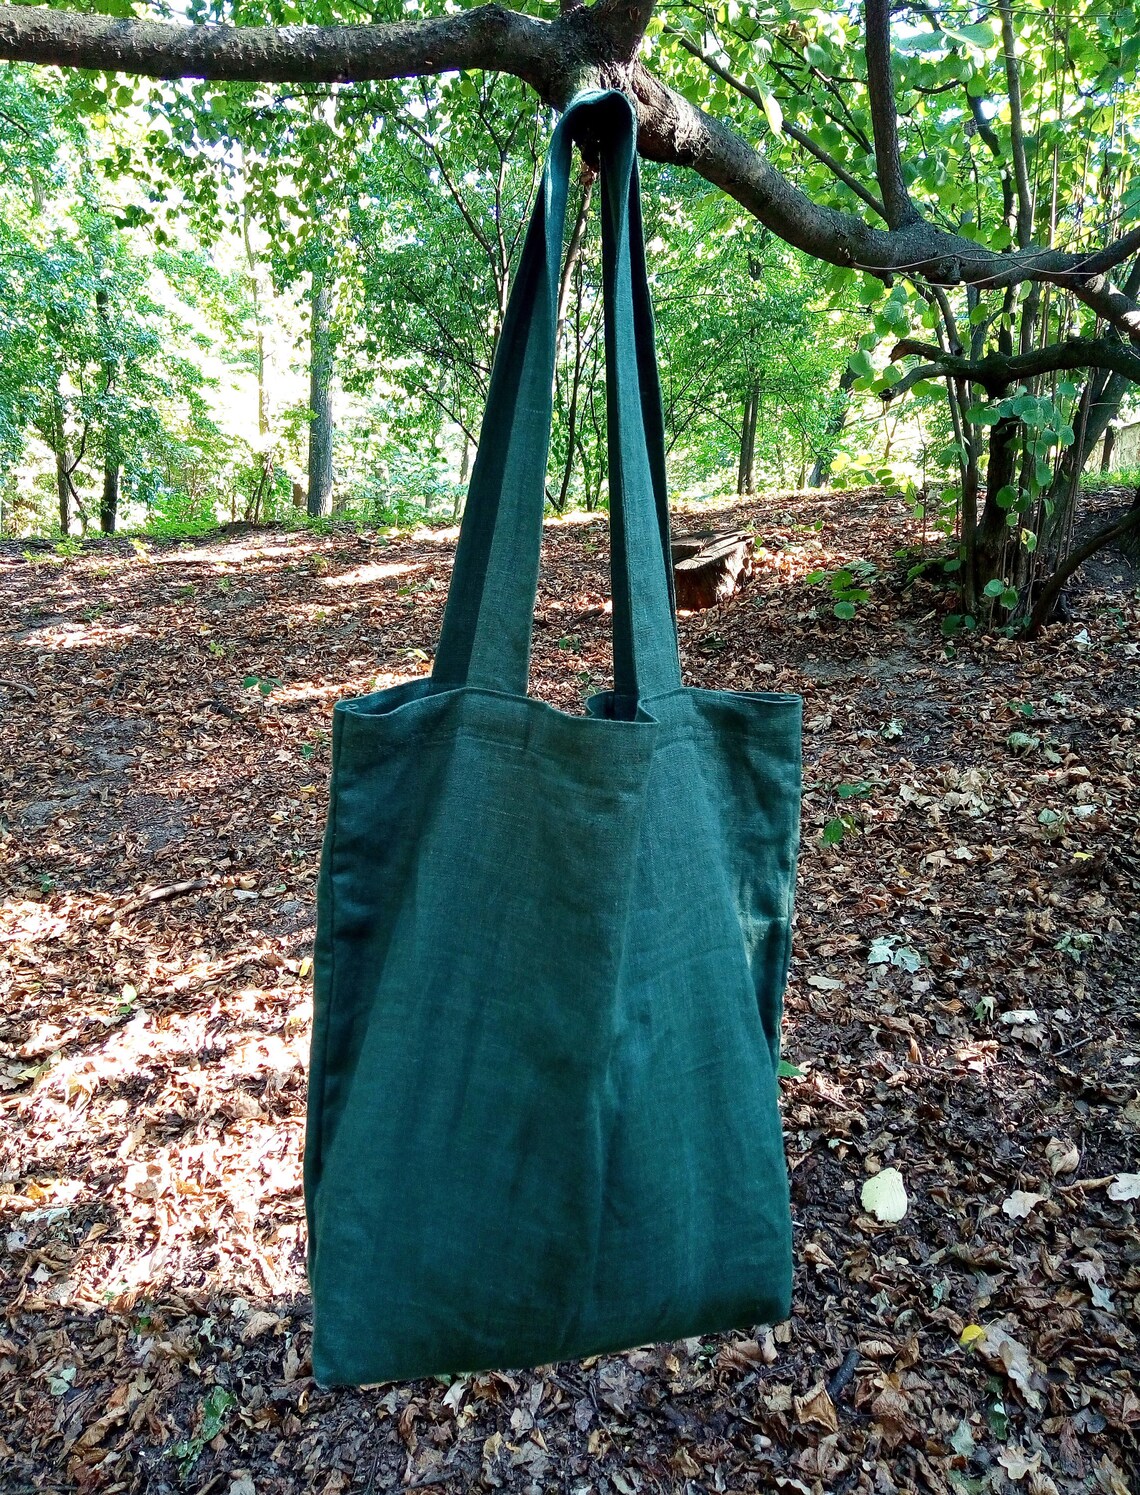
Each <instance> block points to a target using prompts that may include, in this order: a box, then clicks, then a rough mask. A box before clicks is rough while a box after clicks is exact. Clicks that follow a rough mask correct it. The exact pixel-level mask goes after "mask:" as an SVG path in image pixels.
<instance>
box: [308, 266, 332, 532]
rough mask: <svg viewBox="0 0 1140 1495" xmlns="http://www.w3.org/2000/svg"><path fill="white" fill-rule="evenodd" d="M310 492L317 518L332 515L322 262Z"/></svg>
mask: <svg viewBox="0 0 1140 1495" xmlns="http://www.w3.org/2000/svg"><path fill="white" fill-rule="evenodd" d="M309 311H310V327H309V411H310V415H309V492H308V501H307V508H308V511H309V514H310V515H311V516H312V517H313V518H315V519H316V518H320V517H322V516H326V515H329V514H331V513H332V494H333V448H332V439H333V409H332V316H331V307H330V296H329V277H328V266H327V264H326V263H325V262H324V260H323V259H322V261H321V262H320V264H319V265H318V266H317V268H316V269H314V271H313V282H312V287H311V290H310V297H309Z"/></svg>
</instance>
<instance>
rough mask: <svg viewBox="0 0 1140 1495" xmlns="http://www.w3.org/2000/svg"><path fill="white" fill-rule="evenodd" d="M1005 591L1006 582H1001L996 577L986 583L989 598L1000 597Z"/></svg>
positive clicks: (986, 593)
mask: <svg viewBox="0 0 1140 1495" xmlns="http://www.w3.org/2000/svg"><path fill="white" fill-rule="evenodd" d="M1004 591H1005V582H1004V581H999V580H998V578H997V577H996V576H995V577H994V578H993V580H992V581H987V582H986V586H985V595H986V596H987V597H1000V596H1001V594H1002V593H1003V592H1004Z"/></svg>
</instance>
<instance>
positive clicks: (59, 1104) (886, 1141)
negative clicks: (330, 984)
mask: <svg viewBox="0 0 1140 1495" xmlns="http://www.w3.org/2000/svg"><path fill="white" fill-rule="evenodd" d="M713 517H714V519H715V521H716V522H717V523H724V524H739V523H748V524H751V525H752V526H754V528H755V532H756V536H757V543H758V546H759V547H760V549H759V559H758V563H757V569H756V573H755V575H754V576H753V578H752V579H751V580H750V581H749V582H748V583H747V584H746V585H745V587H744V588H743V589H742V590H741V592H740V593H739V594H738V595H737V596H736V597H735V598H733V599H732V600H731V601H729V602H727V603H725V604H723V605H721V606H719V607H717V608H714V609H712V610H710V611H708V612H703V613H700V614H696V615H692V616H688V617H685V618H683V619H682V620H681V636H682V642H683V656H684V664H685V668H686V672H687V678H688V680H689V681H690V682H691V683H693V684H700V685H709V686H711V685H715V686H722V687H729V688H743V689H747V688H761V689H776V690H785V691H786V690H791V691H799V692H802V694H803V696H804V702H805V712H804V723H805V738H804V741H805V774H806V782H805V795H804V805H803V809H804V815H803V850H802V861H801V874H800V883H799V895H798V929H797V937H796V944H795V952H794V959H793V963H792V968H791V980H790V985H789V989H788V996H787V1022H786V1032H785V1043H784V1051H785V1055H786V1057H787V1059H788V1060H789V1061H790V1062H791V1063H792V1064H793V1065H794V1066H796V1068H797V1069H798V1070H799V1071H800V1074H799V1076H797V1077H792V1078H788V1079H785V1080H783V1081H782V1101H783V1111H784V1124H785V1129H786V1136H787V1148H788V1158H789V1164H790V1167H791V1181H792V1204H793V1214H794V1219H795V1232H796V1261H797V1274H796V1290H795V1307H794V1313H793V1316H792V1318H791V1319H790V1320H789V1321H788V1322H787V1323H785V1324H782V1325H779V1326H775V1327H774V1329H767V1328H765V1327H763V1326H742V1329H741V1332H740V1333H739V1334H736V1335H728V1336H724V1337H721V1338H715V1339H707V1340H689V1341H685V1342H684V1343H681V1344H673V1345H662V1346H656V1347H648V1348H642V1349H639V1350H636V1351H633V1352H631V1353H629V1354H626V1355H617V1356H607V1357H605V1358H602V1359H598V1360H594V1361H585V1362H582V1363H575V1364H568V1365H561V1366H557V1367H553V1368H546V1369H543V1370H540V1371H537V1372H523V1373H513V1372H512V1373H511V1374H488V1375H481V1376H475V1377H466V1378H461V1379H459V1380H456V1381H455V1382H454V1383H452V1384H446V1383H445V1382H444V1381H433V1382H422V1383H416V1384H410V1385H390V1386H381V1387H376V1388H370V1389H364V1390H359V1391H328V1390H324V1389H322V1388H321V1387H319V1386H318V1385H317V1384H315V1382H314V1381H313V1379H312V1377H311V1374H310V1367H309V1361H308V1344H309V1316H308V1304H307V1299H306V1297H305V1277H304V1262H303V1244H304V1234H303V1211H302V1196H301V1143H302V1131H303V1122H304V1096H305V1064H306V1058H307V1048H306V1046H307V1028H308V1021H309V1009H310V969H311V961H310V953H311V949H312V940H313V894H314V885H315V879H316V872H317V857H318V850H319V844H320V837H321V832H322V828H323V820H324V814H325V796H326V780H327V775H328V768H329V756H328V755H329V719H330V712H331V709H332V705H333V703H334V701H336V700H337V699H338V697H342V696H346V695H353V694H359V693H363V692H366V691H368V690H370V689H372V688H374V687H375V686H377V685H379V686H384V685H390V684H393V683H395V682H397V681H399V680H403V679H407V678H408V677H409V676H414V675H417V674H420V673H422V672H424V671H426V670H427V669H428V668H429V667H430V658H431V651H432V647H433V643H434V640H435V638H436V635H437V630H438V627H439V620H440V611H441V606H442V603H443V600H444V596H445V593H446V589H447V583H448V574H449V568H450V564H451V559H452V551H453V543H454V532H436V533H434V534H432V533H429V532H426V531H425V532H419V533H416V534H412V535H409V536H397V537H384V536H377V535H374V534H358V533H357V532H355V531H353V530H351V529H335V530H334V531H333V532H332V533H329V534H327V535H323V536H321V535H315V534H313V533H310V532H299V533H298V532H287V531H274V530H272V529H259V530H250V531H239V532H235V533H229V534H223V535H221V536H219V537H217V538H213V539H210V540H207V541H203V542H192V543H160V542H153V543H148V544H145V545H144V544H142V543H139V542H136V543H134V544H132V543H128V542H126V541H108V542H106V543H99V544H96V545H93V546H90V547H89V548H88V549H87V550H86V551H85V553H84V554H83V555H82V556H80V557H76V558H71V559H67V558H62V557H59V556H57V555H56V554H55V553H54V552H53V551H52V549H51V548H50V547H47V546H45V547H42V548H38V549H30V550H25V549H24V548H23V547H22V546H21V545H19V544H15V545H7V546H4V547H2V548H0V599H2V602H3V617H2V623H3V627H2V630H0V636H2V638H3V646H2V647H3V652H2V655H0V676H2V677H3V682H2V684H0V723H2V726H3V742H4V750H3V755H2V758H0V815H2V819H0V845H2V847H3V865H2V870H0V883H2V887H3V893H4V901H5V908H4V913H3V926H2V929H0V990H2V991H3V995H2V997H0V1087H2V1088H0V1301H2V1305H3V1306H2V1316H0V1491H2V1492H4V1495H14V1492H18V1491H20V1492H22V1491H32V1490H47V1491H62V1492H69V1491H76V1492H88V1491H100V1492H108V1495H109V1492H114V1491H127V1492H132V1495H134V1492H144V1491H145V1492H166V1491H188V1492H196V1495H211V1492H217V1495H284V1492H290V1495H291V1492H309V1491H311V1492H314V1495H341V1492H346V1495H350V1492H360V1495H379V1492H381V1491H388V1490H401V1489H402V1490H415V1489H424V1488H429V1487H430V1488H432V1489H439V1490H440V1491H443V1492H447V1491H452V1492H458V1491H464V1490H478V1491H482V1490H505V1491H520V1492H527V1491H530V1492H548V1491H549V1492H554V1491H564V1492H567V1495H611V1492H614V1495H631V1492H652V1491H678V1492H682V1491H683V1492H687V1495H698V1492H712V1491H720V1492H729V1491H735V1492H745V1491H748V1492H751V1491H770V1490H779V1491H792V1492H836V1495H838V1492H846V1491H865V1492H875V1495H890V1492H892V1491H896V1490H899V1491H910V1490H918V1491H936V1492H937V1491H949V1490H954V1489H960V1490H964V1491H971V1492H973V1491H989V1490H994V1491H999V1492H1000V1491H1005V1490H1013V1491H1022V1492H1027V1495H1048V1492H1052V1491H1064V1492H1068V1491H1103V1492H1106V1495H1129V1492H1134V1491H1136V1490H1137V1489H1140V1457H1138V1453H1137V1446H1138V1436H1140V1353H1138V1327H1140V1233H1138V1230H1137V1220H1138V1213H1140V1202H1137V1201H1136V1198H1135V1195H1136V1193H1137V1185H1138V1184H1140V1178H1138V1177H1137V1172H1136V1170H1137V1169H1138V1168H1140V1162H1138V1153H1140V1022H1138V1018H1140V821H1138V818H1137V817H1138V812H1140V600H1138V585H1140V576H1138V575H1137V574H1136V573H1135V572H1134V571H1133V570H1132V569H1131V568H1130V566H1129V564H1128V563H1127V562H1126V561H1125V560H1124V558H1123V557H1120V556H1116V555H1112V554H1109V555H1108V556H1107V557H1105V558H1104V559H1103V561H1102V563H1101V564H1100V565H1099V566H1098V569H1097V570H1096V572H1095V573H1094V575H1093V576H1092V577H1091V578H1090V579H1086V581H1085V582H1084V583H1082V584H1078V586H1077V587H1076V588H1075V589H1074V591H1073V594H1072V597H1071V607H1072V613H1073V616H1072V619H1071V621H1068V622H1065V623H1059V624H1057V625H1055V626H1054V627H1052V628H1050V629H1049V630H1048V631H1047V633H1046V635H1045V636H1044V637H1043V638H1042V639H1041V641H1040V642H1038V643H1037V644H1034V645H1027V644H1022V643H1017V642H1013V641H1010V640H1007V639H1001V638H993V637H991V638H977V639H974V638H972V639H966V640H962V639H958V640H955V641H954V642H953V643H952V644H950V645H948V644H947V641H946V639H944V637H943V635H942V632H941V630H940V620H941V617H942V615H943V614H944V613H945V611H946V610H947V608H948V606H949V599H948V596H947V595H946V594H945V593H944V592H941V591H938V590H936V589H935V588H934V587H932V586H929V585H927V584H926V583H925V582H923V581H919V582H918V583H916V584H915V585H913V586H912V587H910V588H904V587H903V586H902V579H903V576H904V573H905V569H906V566H907V564H908V563H907V561H906V560H902V559H899V558H898V556H897V555H896V552H897V551H898V550H899V548H900V547H901V546H903V545H906V544H908V543H910V544H913V543H916V542H917V541H918V540H919V539H920V535H919V534H918V532H917V531H916V529H915V526H914V523H913V521H912V520H911V519H910V518H909V517H908V515H907V513H906V511H905V509H904V507H903V505H902V504H901V502H898V501H895V500H888V499H884V498H883V497H882V496H880V495H876V494H856V495H852V494H844V493H839V494H819V493H813V494H807V495H801V496H794V495H792V496H789V495H779V496H774V497H769V498H765V499H758V500H756V501H754V502H751V501H750V502H748V503H744V504H733V505H729V506H726V507H723V508H722V509H720V510H718V511H717V512H716V514H715V516H713ZM707 518H708V513H707V511H702V512H701V514H700V516H693V515H688V514H683V515H681V516H679V518H678V521H677V528H678V529H684V528H685V527H686V525H690V526H696V525H699V524H700V523H702V522H706V521H707ZM606 559H607V538H606V529H605V526H604V523H603V522H602V521H601V520H599V519H597V518H586V519H582V520H577V521H572V522H569V521H568V522H561V523H554V524H551V525H549V526H548V527H547V530H546V542H545V553H544V568H543V578H542V586H541V593H540V597H539V604H538V627H537V631H536V647H535V661H534V675H533V689H534V691H535V693H536V694H538V695H540V696H542V697H544V698H546V699H547V700H549V701H551V702H553V703H555V704H557V705H559V706H561V707H563V708H565V709H567V710H580V709H581V703H582V699H583V697H584V695H585V694H588V693H590V692H593V691H594V690H597V689H599V688H601V687H603V686H604V685H605V683H606V681H607V675H608V671H609V646H608V619H607V617H606V616H605V615H604V613H603V612H602V611H601V609H602V604H603V603H604V600H605V597H606V595H607V591H608V584H607V577H606V569H605V568H606ZM852 560H866V561H869V562H870V563H871V564H872V565H873V566H874V567H875V568H876V575H875V579H874V580H873V581H872V583H871V585H870V588H869V590H870V593H871V598H870V601H868V602H867V603H866V604H865V605H863V606H861V607H860V608H859V610H858V615H857V617H856V618H855V620H854V621H853V622H842V621H840V620H837V619H836V618H835V617H833V616H832V606H831V602H830V600H829V598H828V594H827V591H826V588H825V587H822V586H821V585H819V584H818V583H816V584H809V583H808V582H807V581H806V580H805V578H806V577H807V576H808V575H809V574H810V573H812V572H813V571H815V570H817V569H820V568H826V567H830V566H835V565H837V564H839V563H841V562H848V561H852ZM829 826H830V827H831V829H830V831H829V839H830V840H832V841H833V842H834V844H827V840H825V837H824V831H825V828H826V827H829ZM840 830H842V832H843V834H842V839H839V840H836V839H835V838H836V837H837V836H838V835H839V832H840ZM886 1167H892V1168H895V1169H897V1170H898V1171H899V1172H900V1173H901V1175H902V1178H903V1181H904V1183H905V1188H906V1191H907V1195H908V1200H909V1208H908V1210H907V1213H906V1215H905V1217H904V1218H903V1219H902V1220H901V1221H900V1222H899V1223H897V1224H894V1225H888V1224H884V1223H880V1221H879V1220H877V1219H875V1218H873V1217H872V1216H871V1215H869V1214H868V1213H867V1212H866V1210H865V1209H864V1208H863V1206H862V1203H861V1194H862V1189H863V1185H864V1183H865V1182H866V1180H867V1179H868V1178H869V1177H870V1176H871V1175H872V1174H874V1173H876V1172H877V1171H879V1170H880V1169H883V1168H886Z"/></svg>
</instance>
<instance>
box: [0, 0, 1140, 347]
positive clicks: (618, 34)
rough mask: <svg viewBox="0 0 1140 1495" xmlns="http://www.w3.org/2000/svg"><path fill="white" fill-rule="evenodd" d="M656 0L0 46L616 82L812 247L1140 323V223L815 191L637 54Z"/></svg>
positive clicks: (114, 27) (202, 69) (158, 62)
mask: <svg viewBox="0 0 1140 1495" xmlns="http://www.w3.org/2000/svg"><path fill="white" fill-rule="evenodd" d="M876 3H877V4H880V5H881V4H882V3H883V0H872V5H874V4H876ZM651 10H652V3H651V0H625V8H624V9H623V8H622V5H621V3H619V0H601V3H600V4H598V5H594V6H584V5H576V6H573V7H571V8H569V9H568V10H566V11H565V12H564V13H563V14H561V15H560V16H558V18H557V19H556V20H554V21H550V22H544V21H537V20H534V19H532V18H531V17H528V16H522V15H518V14H516V13H515V12H513V11H511V10H508V9H507V8H506V7H504V6H502V5H499V4H489V5H481V6H476V7H475V8H474V9H472V10H467V11H463V12H462V13H460V14H458V15H454V16H447V17H444V18H442V19H439V20H430V21H409V22H398V23H395V24H391V25H376V26H331V27H320V26H285V27H230V26H213V25H210V26H187V25H181V24H176V23H173V22H163V21H134V20H119V19H117V18H115V17H113V16H104V15H94V14H88V13H75V12H71V11H63V10H54V9H51V8H49V7H41V6H23V5H10V4H0V58H7V59H9V60H11V61H18V62H31V63H39V64H44V65H49V66H59V67H80V68H88V69H92V70H95V71H108V72H125V73H135V74H139V75H142V76H145V77H152V78H178V77H193V78H206V79H211V80H218V81H231V82H232V81H245V82H270V83H290V82H292V83H312V82H325V83H333V82H351V81H367V80H375V79H385V78H404V77H411V76H415V75H419V74H437V73H445V72H454V71H462V70H465V69H483V70H488V71H497V72H506V73H511V74H513V75H514V76H516V77H518V78H521V79H523V80H524V81H525V82H526V83H528V84H530V86H531V87H533V88H534V89H535V91H536V92H537V93H538V94H539V96H540V97H541V98H542V99H543V101H544V102H545V103H547V104H549V105H551V106H552V107H553V108H558V109H561V108H563V107H565V105H566V104H567V103H568V102H569V101H570V99H571V98H572V97H573V96H574V94H575V93H576V92H577V91H578V90H579V89H580V88H582V87H584V86H594V87H597V86H608V87H615V88H622V89H624V90H625V91H626V92H627V93H629V94H630V95H631V96H632V97H633V98H634V99H635V101H636V103H637V107H638V119H639V138H638V144H639V149H640V151H641V154H642V155H643V156H645V157H646V158H647V159H650V160H657V161H667V162H671V163H673V164H675V165H679V166H689V167H691V168H692V169H693V170H694V171H696V172H698V173H699V174H700V175H701V176H703V177H704V178H705V180H706V181H708V182H711V183H712V184H713V185H714V186H717V187H720V188H721V189H722V190H723V191H725V192H727V193H728V194H729V196H731V197H732V198H734V199H735V201H737V202H739V203H740V204H741V206H742V207H744V208H745V209H746V210H747V211H748V212H749V213H752V214H753V215H754V216H755V217H756V218H758V219H759V220H760V222H762V223H764V224H766V225H767V226H768V227H769V228H770V229H772V231H773V232H774V233H776V234H778V235H779V237H780V238H782V239H784V240H785V241H786V242H787V243H789V244H792V245H793V246H795V247H796V248H797V249H802V250H803V251H804V252H805V253H806V254H810V255H814V256H815V257H816V258H817V259H821V260H824V261H826V262H827V263H829V264H833V265H842V266H845V267H850V268H853V269H861V270H866V271H868V272H870V273H871V274H872V275H877V276H880V277H881V278H883V279H889V278H890V277H891V276H892V275H893V274H895V273H896V272H905V273H906V274H907V275H910V276H911V277H912V278H916V279H921V280H925V281H927V282H928V283H930V284H931V285H936V286H951V285H962V284H965V285H969V286H974V287H976V288H978V289H979V290H994V289H1002V288H1004V287H1006V286H1009V285H1016V284H1018V283H1019V282H1021V281H1024V280H1029V281H1048V282H1052V283H1054V284H1057V285H1062V286H1065V287H1067V288H1069V289H1071V290H1072V291H1073V292H1074V294H1076V295H1077V296H1079V297H1080V298H1081V299H1082V300H1084V301H1085V302H1086V303H1087V304H1088V305H1090V306H1092V307H1093V308H1094V309H1095V310H1097V312H1098V315H1101V316H1104V317H1105V318H1106V319H1107V320H1111V321H1113V322H1114V323H1115V324H1116V325H1118V326H1121V327H1129V328H1131V327H1132V323H1133V320H1134V322H1135V330H1136V332H1137V334H1138V335H1140V308H1138V307H1137V306H1136V304H1135V303H1134V302H1133V301H1132V300H1131V299H1130V298H1128V297H1125V296H1124V295H1123V294H1122V293H1121V292H1120V291H1118V290H1116V289H1115V287H1113V286H1111V284H1110V283H1109V281H1108V279H1107V277H1108V275H1109V273H1110V272H1111V271H1112V270H1113V269H1114V268H1115V267H1116V266H1117V265H1119V264H1120V263H1121V262H1122V261H1123V260H1125V259H1127V258H1129V257H1130V256H1131V255H1132V254H1134V253H1136V252H1137V251H1138V250H1140V228H1136V229H1133V230H1132V231H1131V232H1129V233H1128V234H1125V235H1124V236H1123V237H1121V238H1120V239H1118V240H1116V241H1115V242H1114V243H1112V244H1108V245H1105V246H1104V247H1103V248H1101V249H1098V250H1095V251H1092V252H1081V253H1068V252H1065V251H1062V250H1056V249H1049V250H1046V249H1039V248H1034V247H1032V246H1031V247H1029V248H1026V249H1021V250H1018V251H1016V252H1013V253H995V252H994V251H991V250H987V249H985V248H984V247H982V246H981V245H978V244H976V243H974V242H973V241H972V240H970V239H965V238H962V237H960V236H959V235H957V234H954V233H950V232H948V231H947V230H945V229H940V228H937V227H935V226H934V225H933V224H930V223H927V222H926V221H925V220H923V219H922V218H921V217H920V216H918V214H917V210H913V204H912V205H911V206H912V210H913V211H912V214H911V216H910V217H909V218H908V219H907V221H906V222H905V223H904V224H903V226H901V227H898V228H892V229H879V228H873V227H871V226H870V225H869V224H867V223H865V222H864V221H863V220H862V219H861V218H859V217H858V216H857V215H856V214H854V213H845V212H840V211H838V210H836V209H834V208H828V207H824V206H822V205H820V204H817V203H814V202H812V200H811V199H810V198H809V197H807V196H806V194H805V193H803V192H801V191H800V190H799V189H798V188H796V187H794V186H793V185H792V183H791V182H790V181H789V180H788V179H787V177H785V176H784V175H783V174H782V173H781V172H779V171H777V170H776V168H775V167H774V166H773V165H772V164H771V162H770V161H769V160H768V159H767V157H766V156H765V155H764V153H763V152H762V151H759V150H755V149H753V147H752V146H751V145H749V144H748V142H747V141H746V140H744V139H743V137H742V136H741V135H739V134H738V133H737V131H735V130H734V129H733V128H732V127H731V126H730V125H728V124H726V123H724V122H723V121H721V120H717V119H714V118H712V117H711V116H710V115H707V114H705V113H704V112H703V111H701V110H700V109H697V108H695V107H694V106H693V105H691V104H689V103H688V102H687V101H686V100H685V99H683V98H682V97H681V96H680V95H679V94H677V93H674V92H673V91H672V90H671V89H669V88H666V87H665V86H664V85H663V84H662V83H660V82H659V81H658V80H657V79H656V78H654V77H653V76H652V74H650V73H649V72H648V71H647V70H646V69H645V67H644V66H642V64H641V63H640V62H638V61H637V60H636V55H635V54H636V51H637V44H638V39H639V37H640V35H641V30H643V29H644V26H645V25H646V24H647V22H648V19H649V15H650V13H651ZM639 28H640V29H639ZM888 60H889V58H888ZM880 61H881V58H880ZM893 107H894V106H893V102H892V104H891V108H892V110H893ZM896 135H897V131H896ZM888 155H889V143H888ZM900 171H901V167H900ZM897 185H898V184H897V183H895V188H897ZM895 188H892V191H894V190H895ZM904 190H905V189H904ZM897 205H898V204H897V202H896V206H897ZM884 206H888V205H887V204H884ZM892 211H893V210H892Z"/></svg>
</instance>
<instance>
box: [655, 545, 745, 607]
mask: <svg viewBox="0 0 1140 1495" xmlns="http://www.w3.org/2000/svg"><path fill="white" fill-rule="evenodd" d="M672 555H673V584H674V588H675V590H676V594H677V606H678V608H681V609H684V610H685V611H687V612H696V611H698V610H699V609H701V608H704V607H715V606H716V604H717V603H718V602H723V601H724V600H725V598H726V597H731V596H732V594H733V593H734V592H735V591H736V589H737V588H738V587H739V586H740V583H741V582H742V581H743V580H744V578H745V577H747V576H750V575H751V574H752V536H751V535H746V534H744V533H743V532H742V531H740V530H720V531H716V530H712V531H705V532H704V533H697V534H692V535H678V536H677V537H676V538H675V539H674V540H673V542H672Z"/></svg>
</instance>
